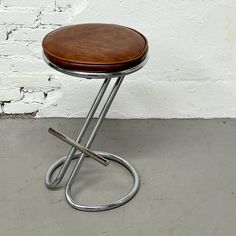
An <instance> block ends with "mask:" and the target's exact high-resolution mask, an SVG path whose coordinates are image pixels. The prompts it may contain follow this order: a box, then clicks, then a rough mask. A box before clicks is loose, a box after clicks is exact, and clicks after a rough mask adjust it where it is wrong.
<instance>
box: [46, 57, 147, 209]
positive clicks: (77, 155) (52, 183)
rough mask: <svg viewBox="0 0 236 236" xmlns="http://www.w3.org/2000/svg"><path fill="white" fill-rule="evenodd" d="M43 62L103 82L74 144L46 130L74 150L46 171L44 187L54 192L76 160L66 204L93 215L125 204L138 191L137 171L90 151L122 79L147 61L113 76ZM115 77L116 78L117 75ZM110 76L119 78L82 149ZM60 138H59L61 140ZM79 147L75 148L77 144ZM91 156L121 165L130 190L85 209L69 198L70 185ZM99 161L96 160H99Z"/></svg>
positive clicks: (121, 161)
mask: <svg viewBox="0 0 236 236" xmlns="http://www.w3.org/2000/svg"><path fill="white" fill-rule="evenodd" d="M44 59H45V61H46V63H47V64H49V65H50V66H51V67H53V68H54V69H56V70H58V71H60V72H63V73H64V74H69V75H72V76H77V77H85V76H86V78H90V79H91V78H100V79H101V78H103V79H104V82H103V84H102V86H101V88H100V90H99V92H98V94H97V96H96V98H95V100H94V102H93V104H92V107H91V108H90V111H89V113H88V115H87V118H86V120H85V122H84V124H83V126H82V129H81V131H80V133H79V135H78V138H77V139H76V143H75V142H74V141H73V140H72V139H70V138H69V137H66V136H63V134H61V133H59V132H57V131H55V130H53V129H49V131H50V132H51V133H54V135H55V136H57V137H59V138H61V139H62V140H63V139H64V140H63V141H65V142H67V143H69V144H71V145H73V147H72V148H71V150H70V152H69V154H68V155H67V156H65V157H62V158H61V159H59V160H58V161H56V162H55V163H54V164H53V165H52V166H51V167H50V168H49V169H48V171H47V173H46V177H45V184H46V186H47V188H49V189H56V188H57V186H58V185H59V184H60V182H61V181H62V179H63V177H64V176H65V173H66V171H67V170H68V167H69V165H70V163H71V161H72V160H73V159H77V162H76V164H75V166H74V168H73V170H72V172H71V174H70V176H69V179H68V181H67V183H66V186H65V197H66V200H67V202H68V204H69V205H70V206H71V207H73V208H75V209H77V210H81V211H90V212H95V211H104V210H109V209H113V208H116V207H119V206H121V205H123V204H125V203H126V202H128V201H129V200H130V199H132V198H133V197H134V195H135V194H136V193H137V191H138V189H139V177H138V174H137V172H136V170H135V169H134V167H133V166H132V165H131V164H130V163H129V162H127V161H126V160H124V159H123V158H121V157H119V156H117V155H114V154H110V153H106V152H97V151H96V152H95V151H91V150H90V147H91V145H92V143H93V141H94V139H95V137H96V134H97V132H98V130H99V128H100V126H101V124H102V122H103V121H104V119H105V116H106V114H107V112H108V110H109V108H110V106H111V104H112V102H113V100H114V98H115V96H116V94H117V92H118V90H119V88H120V86H121V84H122V82H123V80H124V77H125V75H126V74H130V73H132V72H134V71H137V70H139V69H141V68H142V67H143V66H144V64H145V63H146V62H147V59H146V60H145V61H143V62H142V63H141V64H139V65H138V66H136V67H134V68H131V69H129V70H126V71H122V72H115V73H96V74H95V73H84V72H77V71H68V70H65V69H62V68H59V67H58V66H56V65H54V64H52V63H51V62H50V61H49V60H48V59H47V58H46V57H45V56H44ZM117 75H118V76H117ZM113 77H118V78H117V80H116V81H115V84H114V86H113V88H112V90H111V92H110V94H109V96H108V98H107V100H106V102H105V105H104V106H103V108H102V110H101V112H100V115H99V116H98V120H97V123H96V125H95V127H94V129H93V131H92V133H91V136H90V138H89V139H88V141H87V144H86V145H85V147H83V146H81V145H80V143H81V141H82V139H83V137H84V135H85V133H86V131H87V129H88V127H89V125H90V123H91V120H92V119H93V116H94V114H95V112H96V110H97V109H98V106H99V104H100V102H101V100H102V98H103V96H104V94H105V92H106V90H107V88H108V86H109V84H110V82H111V78H113ZM60 136H61V137H60ZM76 144H78V145H76ZM77 150H80V152H77ZM88 156H90V157H93V158H95V159H96V158H97V159H101V160H100V162H104V163H107V164H108V160H111V161H114V162H117V163H119V164H120V165H122V166H123V167H125V168H126V169H127V170H128V171H129V172H130V174H131V175H132V177H133V187H132V189H131V191H130V192H128V193H127V194H126V195H125V196H124V197H122V198H121V199H118V200H116V201H114V202H111V203H108V204H101V205H92V206H88V205H83V204H80V203H78V202H76V201H75V200H73V198H72V194H71V188H72V186H73V183H74V181H75V178H76V176H77V175H78V173H79V171H80V168H81V167H82V165H83V162H84V160H85V158H86V157H88ZM98 161H99V160H98ZM59 167H61V168H60V170H59V173H58V174H57V176H56V177H55V178H54V179H53V175H54V172H55V170H56V169H58V168H59Z"/></svg>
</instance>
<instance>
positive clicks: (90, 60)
mask: <svg viewBox="0 0 236 236" xmlns="http://www.w3.org/2000/svg"><path fill="white" fill-rule="evenodd" d="M42 46H43V51H44V54H45V56H46V57H47V59H48V60H49V61H50V62H52V63H53V64H55V65H57V66H59V67H61V68H64V69H70V70H77V71H85V72H115V71H122V70H125V69H128V68H131V67H134V66H136V65H138V64H140V63H141V62H142V61H143V60H144V59H145V58H146V56H147V52H148V42H147V39H146V38H145V37H144V36H143V35H142V34H141V33H139V32H137V31H136V30H133V29H130V28H127V27H124V26H120V25H114V24H80V25H72V26H66V27H62V28H59V29H57V30H54V31H52V32H50V33H49V34H48V35H46V37H45V38H44V40H43V44H42Z"/></svg>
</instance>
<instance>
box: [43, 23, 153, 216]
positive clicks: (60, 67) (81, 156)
mask: <svg viewBox="0 0 236 236" xmlns="http://www.w3.org/2000/svg"><path fill="white" fill-rule="evenodd" d="M42 47H43V56H44V60H45V61H46V63H47V64H48V65H49V66H51V67H52V68H54V69H55V70H57V71H60V72H62V73H64V74H68V75H72V76H75V77H82V78H87V79H103V80H104V81H103V84H102V86H101V88H100V90H99V92H98V94H97V96H96V98H95V100H94V102H93V104H92V107H91V108H90V111H89V113H88V115H87V118H86V119H85V122H84V124H83V126H82V128H81V131H80V133H79V136H78V138H77V139H76V141H74V140H73V139H71V138H69V137H68V136H66V135H64V134H63V133H60V132H58V131H56V130H54V129H51V128H50V129H49V132H50V133H51V134H53V135H55V136H56V137H58V138H59V139H61V140H63V141H64V142H66V143H68V144H70V145H71V146H72V148H71V150H70V152H69V154H68V155H67V156H65V157H62V158H61V159H59V160H58V161H56V162H55V163H54V164H53V165H52V166H51V167H50V168H49V169H48V171H47V173H46V178H45V183H46V186H47V188H49V189H55V188H56V187H57V186H58V184H59V183H60V182H61V181H62V179H63V177H64V175H65V173H66V171H67V169H68V167H69V165H70V163H71V161H72V160H73V159H76V160H77V162H76V164H75V166H74V168H73V170H72V172H71V173H70V176H69V179H68V181H67V183H66V186H65V197H66V201H67V202H68V203H69V205H70V206H72V207H73V208H75V209H77V210H82V211H93V212H95V211H104V210H109V209H113V208H116V207H118V206H121V205H123V204H125V203H126V202H128V201H129V200H130V199H132V198H133V197H134V195H135V194H136V193H137V191H138V189H139V177H138V174H137V172H136V170H135V169H134V167H133V166H132V165H131V164H130V163H129V162H127V161H126V160H124V159H123V158H121V157H119V156H117V155H114V154H111V153H107V152H98V151H92V150H91V149H90V148H91V145H92V143H93V141H94V139H95V136H96V134H97V132H98V129H99V127H100V126H101V124H102V122H103V120H104V118H105V116H106V114H107V112H108V110H109V108H110V106H111V104H112V102H113V100H114V98H115V96H116V94H117V92H118V90H119V88H120V86H121V84H122V82H123V80H124V77H125V76H126V75H128V74H131V73H133V72H135V71H137V70H139V69H141V68H142V67H143V66H144V65H145V63H146V62H147V53H148V42H147V39H146V38H145V37H144V36H143V35H142V34H141V33H139V32H137V31H136V30H134V29H131V28H128V27H124V26H120V25H115V24H79V25H72V26H66V27H61V28H59V29H57V30H54V31H52V32H50V33H49V34H47V35H46V37H45V38H44V40H43V43H42ZM114 78H116V80H115V82H114V85H113V88H112V90H111V92H110V94H109V95H108V98H107V100H106V102H105V105H104V106H103V108H102V109H101V112H100V115H99V116H98V120H97V123H96V124H95V126H94V129H93V131H92V133H91V136H90V138H89V139H88V141H87V143H86V145H85V146H82V145H81V144H80V143H81V141H82V139H83V137H84V135H85V133H86V131H87V129H88V127H89V125H90V122H91V120H92V118H93V116H94V114H95V112H96V110H97V108H98V106H99V104H100V102H101V100H102V98H103V96H104V94H105V91H106V90H107V88H108V85H109V84H110V82H111V81H112V80H113V79H114ZM86 157H90V158H93V159H94V160H96V161H98V162H99V163H102V164H103V165H105V166H107V165H108V163H109V160H110V161H114V162H117V163H119V164H121V165H122V166H123V167H125V168H126V169H127V170H128V171H129V172H130V174H131V175H132V177H133V187H132V189H131V191H130V192H129V193H127V194H126V195H125V196H124V197H122V198H121V199H119V200H116V201H114V202H111V203H108V204H101V205H92V206H91V205H84V204H81V203H79V202H76V201H75V200H73V198H72V194H71V188H72V185H73V183H74V181H75V178H76V176H77V174H78V172H79V170H80V168H81V166H82V164H83V162H84V160H85V159H86ZM59 167H60V170H59V173H58V174H57V176H56V177H55V178H53V175H54V172H55V170H56V169H57V168H59Z"/></svg>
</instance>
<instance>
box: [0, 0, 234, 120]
mask: <svg viewBox="0 0 236 236" xmlns="http://www.w3.org/2000/svg"><path fill="white" fill-rule="evenodd" d="M235 12H236V2H235V0H215V1H210V0H196V1H191V0H184V1H183V0H173V1H161V0H147V1H143V0H129V1H125V0H120V1H117V0H109V1H108V0H0V115H1V113H5V114H24V113H34V112H37V117H50V116H64V117H81V116H85V115H86V113H87V111H88V108H89V107H90V104H91V102H92V100H93V98H94V96H95V94H96V92H97V90H98V88H99V86H100V85H101V81H91V80H84V79H79V78H73V77H69V76H65V75H61V74H59V73H58V72H55V71H53V70H52V69H51V68H49V67H48V66H47V65H46V64H45V63H44V61H43V59H42V51H41V41H42V39H43V37H44V36H45V35H46V34H47V33H48V32H50V31H52V30H53V29H56V28H58V27H60V26H63V25H67V24H76V23H85V22H107V23H117V24H123V25H127V26H130V27H133V28H136V29H137V30H140V31H141V32H143V33H144V34H145V35H146V36H147V38H148V39H149V44H150V56H149V58H150V59H149V63H148V64H147V65H146V66H145V67H144V68H143V70H141V71H140V72H137V73H135V74H133V75H131V76H129V78H127V80H125V82H124V84H123V85H122V87H121V90H120V91H119V93H118V96H117V98H116V100H115V102H114V105H113V106H112V109H111V111H110V113H109V114H110V115H109V116H110V117H115V118H182V117H185V118H196V117H197V118H199V117H203V118H209V117H236V58H235V57H236V30H235V29H236V17H235ZM127 101H128V102H127Z"/></svg>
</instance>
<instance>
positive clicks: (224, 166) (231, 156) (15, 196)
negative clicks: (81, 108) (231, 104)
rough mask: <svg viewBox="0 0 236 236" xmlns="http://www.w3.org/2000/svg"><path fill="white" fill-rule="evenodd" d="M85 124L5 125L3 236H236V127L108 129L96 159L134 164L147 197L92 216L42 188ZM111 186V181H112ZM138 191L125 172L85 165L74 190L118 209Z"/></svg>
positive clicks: (173, 123)
mask: <svg viewBox="0 0 236 236" xmlns="http://www.w3.org/2000/svg"><path fill="white" fill-rule="evenodd" d="M81 122H82V121H81V120H79V119H37V120H18V119H17V120H14V119H2V120H0V132H1V138H0V150H1V153H0V189H1V194H0V235H4V236H14V235H17V236H21V235H22V236H23V235H24V236H28V235H34V236H37V235H45V236H50V235H57V236H60V235H63V236H64V235H83V236H84V235H96V236H99V235H103V236H104V235H109V236H110V235H111V236H118V235H127V236H128V235H129V236H131V235H136V236H139V235H140V236H143V235H148V236H152V235H161V236H199V235H204V236H205V235H208V236H235V235H236V120H150V121H143V120H136V121H135V120H128V121H121V120H120V121H118V120H106V121H105V124H104V125H103V126H102V128H101V131H100V132H99V135H98V137H97V140H96V142H95V144H94V146H93V147H94V149H95V150H96V149H98V150H104V151H108V152H112V153H114V154H118V155H120V156H124V157H126V158H127V159H128V160H129V161H130V162H131V163H132V164H133V165H134V166H135V167H136V169H137V170H138V172H139V174H140V177H141V188H140V191H139V193H138V194H137V195H136V197H135V198H134V199H133V200H132V201H130V202H129V203H128V204H126V205H124V206H122V207H120V208H117V209H114V210H111V211H107V212H100V213H86V212H80V211H76V210H74V209H72V208H70V207H69V206H68V205H67V204H66V203H65V202H64V191H63V189H60V190H58V191H49V190H48V189H46V188H45V186H44V175H45V171H46V170H47V168H48V167H49V166H50V165H51V164H52V163H53V162H54V161H56V160H57V159H58V158H59V157H61V156H63V155H65V154H66V153H67V152H68V150H69V147H68V145H67V144H64V143H62V142H61V141H59V140H57V139H56V138H54V137H53V136H51V135H50V134H48V133H47V128H48V127H50V126H51V127H54V128H57V129H59V130H61V131H63V132H64V133H65V134H68V135H69V136H71V137H76V133H77V131H76V130H77V128H78V127H79V126H80V125H81ZM108 176H109V178H107V177H108ZM130 184H131V179H130V177H129V175H127V172H126V171H124V170H123V169H120V168H119V167H118V166H117V165H115V164H111V165H110V166H109V167H107V168H105V167H102V166H100V165H99V164H97V163H96V162H94V161H92V160H89V159H87V160H86V162H85V165H84V166H83V168H82V171H81V173H80V174H79V175H78V182H77V184H76V186H75V187H74V188H73V192H74V195H75V196H76V198H77V199H78V195H79V198H80V200H81V201H82V202H85V203H88V202H94V203H95V202H99V203H101V202H102V201H104V200H108V201H109V200H115V199H116V197H117V196H121V195H122V193H125V192H126V191H127V190H128V189H129V187H130Z"/></svg>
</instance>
